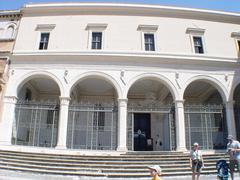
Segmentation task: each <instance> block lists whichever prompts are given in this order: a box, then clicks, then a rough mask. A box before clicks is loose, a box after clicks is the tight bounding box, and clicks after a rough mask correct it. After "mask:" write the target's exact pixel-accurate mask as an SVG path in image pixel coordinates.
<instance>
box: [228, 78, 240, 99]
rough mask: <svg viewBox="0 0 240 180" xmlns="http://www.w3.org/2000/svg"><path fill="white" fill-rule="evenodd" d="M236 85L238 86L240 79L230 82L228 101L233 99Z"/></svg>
mask: <svg viewBox="0 0 240 180" xmlns="http://www.w3.org/2000/svg"><path fill="white" fill-rule="evenodd" d="M238 86H240V79H239V80H237V81H236V82H233V83H232V88H231V90H230V93H229V101H233V100H234V93H235V91H236V89H237V87H238Z"/></svg>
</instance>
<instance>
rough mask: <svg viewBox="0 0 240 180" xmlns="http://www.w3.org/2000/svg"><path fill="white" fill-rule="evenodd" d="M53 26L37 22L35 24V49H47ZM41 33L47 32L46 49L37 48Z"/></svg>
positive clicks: (49, 44) (49, 46)
mask: <svg viewBox="0 0 240 180" xmlns="http://www.w3.org/2000/svg"><path fill="white" fill-rule="evenodd" d="M55 27H56V25H55V24H38V25H37V26H36V29H35V31H37V38H36V45H35V49H36V50H37V51H48V50H49V49H50V48H51V36H52V35H51V34H52V31H53V29H54V28H55ZM42 33H49V38H48V47H47V49H39V46H40V41H41V34H42Z"/></svg>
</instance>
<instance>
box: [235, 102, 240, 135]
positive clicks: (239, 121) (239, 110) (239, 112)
mask: <svg viewBox="0 0 240 180" xmlns="http://www.w3.org/2000/svg"><path fill="white" fill-rule="evenodd" d="M234 115H235V123H236V133H237V139H238V140H240V104H239V103H237V104H235V105H234Z"/></svg>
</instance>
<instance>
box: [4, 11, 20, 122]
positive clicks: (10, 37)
mask: <svg viewBox="0 0 240 180" xmlns="http://www.w3.org/2000/svg"><path fill="white" fill-rule="evenodd" d="M20 18H21V14H20V11H19V10H16V11H1V12H0V117H1V116H2V106H3V96H4V91H5V84H6V82H7V80H8V65H9V63H10V54H11V53H12V50H13V46H14V42H15V38H16V34H17V28H18V23H19V20H20Z"/></svg>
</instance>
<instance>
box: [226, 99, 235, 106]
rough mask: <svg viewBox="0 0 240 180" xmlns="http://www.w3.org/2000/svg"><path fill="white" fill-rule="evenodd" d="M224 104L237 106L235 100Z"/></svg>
mask: <svg viewBox="0 0 240 180" xmlns="http://www.w3.org/2000/svg"><path fill="white" fill-rule="evenodd" d="M224 104H225V105H234V104H235V101H234V100H230V101H225V102H224Z"/></svg>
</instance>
